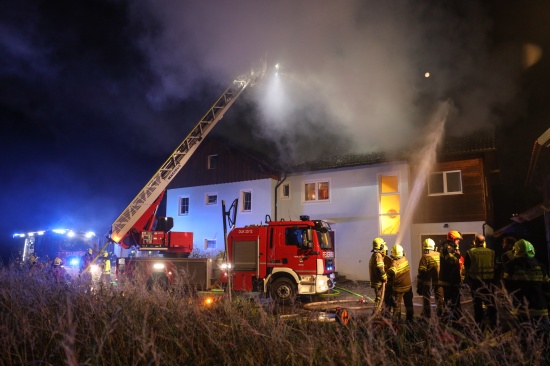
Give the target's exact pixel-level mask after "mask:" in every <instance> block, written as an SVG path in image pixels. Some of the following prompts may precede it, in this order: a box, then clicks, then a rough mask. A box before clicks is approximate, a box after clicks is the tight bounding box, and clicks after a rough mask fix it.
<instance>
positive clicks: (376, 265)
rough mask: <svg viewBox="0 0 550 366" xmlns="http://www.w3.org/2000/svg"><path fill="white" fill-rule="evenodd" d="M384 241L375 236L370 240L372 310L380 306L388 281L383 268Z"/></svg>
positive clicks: (375, 310)
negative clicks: (372, 290)
mask: <svg viewBox="0 0 550 366" xmlns="http://www.w3.org/2000/svg"><path fill="white" fill-rule="evenodd" d="M385 245H386V242H385V241H384V239H382V238H375V239H374V240H373V242H372V250H371V253H372V255H371V257H370V261H369V274H370V287H371V288H373V289H374V293H375V299H374V311H373V314H375V313H376V312H377V310H378V309H379V307H380V306H381V304H380V302H381V301H382V300H383V299H382V292H383V289H384V286H385V284H386V283H387V282H388V275H387V274H386V271H385V269H384V247H385Z"/></svg>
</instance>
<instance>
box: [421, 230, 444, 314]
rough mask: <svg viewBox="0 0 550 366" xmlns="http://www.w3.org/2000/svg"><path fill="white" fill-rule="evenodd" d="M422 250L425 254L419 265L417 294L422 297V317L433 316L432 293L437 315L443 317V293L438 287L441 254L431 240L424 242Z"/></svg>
mask: <svg viewBox="0 0 550 366" xmlns="http://www.w3.org/2000/svg"><path fill="white" fill-rule="evenodd" d="M422 250H423V254H422V257H421V258H420V263H419V264H418V275H417V276H416V278H417V288H416V292H417V294H419V295H421V296H422V316H423V317H424V318H430V317H431V316H432V309H431V306H430V298H431V296H432V291H433V293H434V297H435V303H436V306H437V308H436V312H437V315H438V316H441V314H442V312H443V307H442V303H443V293H442V291H440V290H442V287H439V286H438V285H437V281H438V279H439V263H440V256H441V254H440V253H439V252H437V251H435V242H434V241H433V240H432V239H430V238H427V239H425V240H424V241H423V242H422Z"/></svg>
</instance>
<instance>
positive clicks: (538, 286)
mask: <svg viewBox="0 0 550 366" xmlns="http://www.w3.org/2000/svg"><path fill="white" fill-rule="evenodd" d="M503 281H504V286H505V287H506V290H507V291H508V292H509V293H511V294H512V296H513V300H514V305H515V307H516V308H517V309H518V310H517V315H523V316H525V315H530V316H544V315H548V300H549V297H548V296H549V292H550V291H549V290H550V282H549V279H548V275H547V274H546V269H545V268H544V266H543V265H542V264H540V263H539V261H537V260H536V258H526V257H518V258H514V259H513V260H512V261H510V262H509V263H508V265H507V266H506V268H505V270H504V275H503ZM526 303H527V304H528V308H527V309H526V308H525V304H526Z"/></svg>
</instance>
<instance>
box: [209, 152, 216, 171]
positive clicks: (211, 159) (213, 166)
mask: <svg viewBox="0 0 550 366" xmlns="http://www.w3.org/2000/svg"><path fill="white" fill-rule="evenodd" d="M217 167H218V155H208V169H216V168H217Z"/></svg>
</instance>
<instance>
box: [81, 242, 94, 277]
mask: <svg viewBox="0 0 550 366" xmlns="http://www.w3.org/2000/svg"><path fill="white" fill-rule="evenodd" d="M92 254H93V251H92V248H88V250H87V251H86V253H84V255H83V256H82V258H80V273H83V272H87V273H89V272H90V266H91V264H92V261H93V260H94V256H93V255H92Z"/></svg>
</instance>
